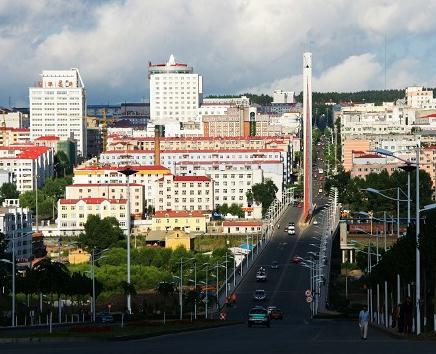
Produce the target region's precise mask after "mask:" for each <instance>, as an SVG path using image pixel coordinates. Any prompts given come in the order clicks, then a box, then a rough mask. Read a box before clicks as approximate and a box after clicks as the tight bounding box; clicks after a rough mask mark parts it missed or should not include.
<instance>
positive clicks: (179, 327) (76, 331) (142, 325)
mask: <svg viewBox="0 0 436 354" xmlns="http://www.w3.org/2000/svg"><path fill="white" fill-rule="evenodd" d="M240 323H241V322H240V321H219V320H197V321H193V322H191V321H188V320H186V321H171V322H167V323H166V324H163V323H162V322H158V321H153V322H152V321H141V322H139V321H138V322H133V323H128V324H126V325H125V326H124V327H123V328H121V324H119V323H118V324H112V325H95V326H92V325H86V326H72V327H70V328H68V329H66V328H53V333H51V334H50V333H48V329H47V328H45V329H40V330H36V331H32V332H29V331H25V332H18V333H15V332H12V333H3V334H2V335H1V336H0V338H32V339H38V338H41V339H43V338H64V337H68V338H72V337H74V338H78V339H80V338H89V339H102V340H129V339H136V338H147V337H153V336H159V335H163V334H170V333H178V332H185V331H193V330H201V329H207V328H214V327H221V326H228V325H235V324H240Z"/></svg>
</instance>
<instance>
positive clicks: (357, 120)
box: [341, 104, 411, 140]
mask: <svg viewBox="0 0 436 354" xmlns="http://www.w3.org/2000/svg"><path fill="white" fill-rule="evenodd" d="M410 130H411V126H410V125H408V124H407V121H406V119H405V118H404V117H403V115H402V111H401V110H400V109H399V107H397V106H393V105H390V104H389V105H388V104H385V105H383V106H374V105H369V104H366V105H359V107H356V106H353V107H351V108H350V107H343V108H342V112H341V138H342V140H345V139H346V138H348V137H349V136H350V135H361V136H365V135H368V134H378V135H381V134H384V135H390V134H405V133H408V132H410Z"/></svg>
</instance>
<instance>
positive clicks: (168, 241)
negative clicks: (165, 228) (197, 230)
mask: <svg viewBox="0 0 436 354" xmlns="http://www.w3.org/2000/svg"><path fill="white" fill-rule="evenodd" d="M179 247H184V248H185V249H187V250H188V251H189V250H192V249H194V236H193V235H192V234H190V233H187V232H185V231H183V230H177V229H176V230H173V231H170V232H168V233H166V234H165V248H171V249H173V250H175V249H177V248H179Z"/></svg>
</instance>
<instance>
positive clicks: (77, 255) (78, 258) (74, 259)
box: [68, 248, 91, 264]
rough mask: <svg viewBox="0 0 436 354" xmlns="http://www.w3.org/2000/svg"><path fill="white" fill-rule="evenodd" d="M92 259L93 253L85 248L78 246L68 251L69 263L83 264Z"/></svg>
mask: <svg viewBox="0 0 436 354" xmlns="http://www.w3.org/2000/svg"><path fill="white" fill-rule="evenodd" d="M90 259H91V254H90V253H88V252H86V251H85V250H83V249H81V248H78V249H75V250H71V251H69V252H68V263H70V264H81V263H87V262H89V260H90Z"/></svg>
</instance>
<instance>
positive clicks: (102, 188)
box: [65, 183, 144, 219]
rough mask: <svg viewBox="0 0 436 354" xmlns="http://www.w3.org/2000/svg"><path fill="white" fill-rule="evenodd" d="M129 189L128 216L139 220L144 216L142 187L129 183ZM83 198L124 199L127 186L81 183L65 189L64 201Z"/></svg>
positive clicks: (120, 184)
mask: <svg viewBox="0 0 436 354" xmlns="http://www.w3.org/2000/svg"><path fill="white" fill-rule="evenodd" d="M129 189H130V215H131V217H132V218H135V219H141V218H142V217H143V216H144V186H143V185H142V184H138V183H130V184H129ZM83 198H105V199H111V200H112V199H126V198H127V185H126V184H122V183H105V184H99V183H96V184H92V183H83V184H71V185H69V186H66V187H65V199H83Z"/></svg>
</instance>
